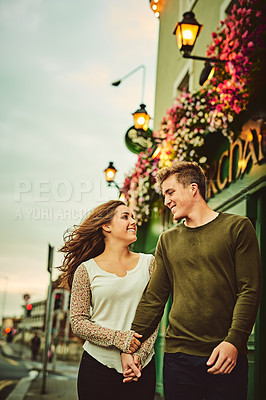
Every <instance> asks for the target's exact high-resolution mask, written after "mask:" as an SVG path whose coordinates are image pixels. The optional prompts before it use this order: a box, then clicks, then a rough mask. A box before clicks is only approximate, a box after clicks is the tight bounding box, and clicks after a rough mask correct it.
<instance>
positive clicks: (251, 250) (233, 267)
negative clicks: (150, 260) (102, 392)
mask: <svg viewBox="0 0 266 400" xmlns="http://www.w3.org/2000/svg"><path fill="white" fill-rule="evenodd" d="M261 288H262V276H261V262H260V255H259V249H258V241H257V237H256V233H255V230H254V228H253V226H252V224H251V222H250V221H249V219H248V218H246V217H240V216H238V215H232V214H225V213H220V214H219V215H218V217H217V218H215V219H214V220H212V221H211V222H209V223H207V224H205V225H202V226H199V227H196V228H189V227H186V226H185V225H184V224H183V223H182V224H180V225H178V226H176V227H174V228H172V229H170V230H168V231H166V232H164V233H162V234H161V236H160V238H159V241H158V244H157V249H156V254H155V269H154V272H153V275H152V277H151V280H150V282H149V284H148V286H147V288H146V289H145V292H144V294H143V296H142V299H141V301H140V303H139V306H138V308H137V311H136V315H135V319H134V321H133V324H132V329H133V330H134V331H136V332H138V333H140V334H142V335H143V338H142V339H143V340H145V339H146V338H148V337H149V336H150V335H151V333H152V332H153V331H154V330H155V329H156V327H157V325H158V323H159V321H160V319H161V317H162V315H163V311H164V306H165V303H166V301H167V299H168V297H169V294H170V293H171V295H172V307H171V311H170V313H169V325H168V328H167V331H166V335H165V337H166V348H165V351H166V352H168V353H175V352H183V353H187V354H193V355H202V356H208V355H209V354H210V353H211V351H212V350H213V349H214V347H216V346H217V345H218V344H219V343H220V342H221V341H224V340H225V341H227V342H230V343H232V344H233V345H234V346H236V348H237V349H238V350H239V352H240V353H245V352H246V351H247V340H248V337H249V335H250V332H251V330H252V327H253V324H254V322H255V319H256V314H257V311H258V306H259V302H260V297H261Z"/></svg>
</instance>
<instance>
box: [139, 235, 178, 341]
mask: <svg viewBox="0 0 266 400" xmlns="http://www.w3.org/2000/svg"><path fill="white" fill-rule="evenodd" d="M164 251H165V249H163V246H162V236H161V237H160V238H159V241H158V244H157V249H156V253H155V266H154V271H153V273H152V276H151V279H150V281H149V283H148V285H147V287H146V289H145V291H144V293H143V295H142V298H141V300H140V303H139V305H138V307H137V310H136V314H135V318H134V320H133V323H132V326H131V329H132V330H133V331H135V332H138V333H139V334H141V335H142V339H141V341H142V342H143V341H145V340H146V339H148V337H149V336H151V334H152V333H153V332H154V331H155V330H156V328H157V326H158V323H159V322H160V320H161V318H162V315H163V311H164V306H165V303H166V302H167V300H168V297H169V294H170V291H171V288H172V284H171V282H170V278H169V275H168V273H167V271H166V268H165V262H164V257H163V255H164Z"/></svg>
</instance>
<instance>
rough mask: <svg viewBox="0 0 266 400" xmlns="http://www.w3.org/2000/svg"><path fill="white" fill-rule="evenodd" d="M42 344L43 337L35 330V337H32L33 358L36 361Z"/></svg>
mask: <svg viewBox="0 0 266 400" xmlns="http://www.w3.org/2000/svg"><path fill="white" fill-rule="evenodd" d="M40 345H41V339H40V338H39V336H38V333H37V332H35V333H34V336H33V338H32V339H31V359H32V360H34V361H36V360H37V357H38V353H39V349H40Z"/></svg>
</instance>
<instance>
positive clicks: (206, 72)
mask: <svg viewBox="0 0 266 400" xmlns="http://www.w3.org/2000/svg"><path fill="white" fill-rule="evenodd" d="M214 71H215V66H214V65H212V63H210V62H209V61H206V62H205V67H204V68H203V70H202V72H201V74H200V79H199V84H200V85H201V86H203V85H205V83H206V82H208V81H209V80H210V79H211V78H212V77H213V75H214Z"/></svg>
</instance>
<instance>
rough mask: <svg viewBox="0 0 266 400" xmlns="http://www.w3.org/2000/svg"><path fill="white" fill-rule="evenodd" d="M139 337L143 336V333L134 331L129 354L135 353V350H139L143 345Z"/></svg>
mask: <svg viewBox="0 0 266 400" xmlns="http://www.w3.org/2000/svg"><path fill="white" fill-rule="evenodd" d="M137 338H139V339H140V338H142V335H140V334H139V333H137V332H134V334H133V338H132V340H131V343H130V346H129V354H133V353H135V351H137V350H138V349H139V347H140V346H141V343H140V341H139V340H138V339H137Z"/></svg>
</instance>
